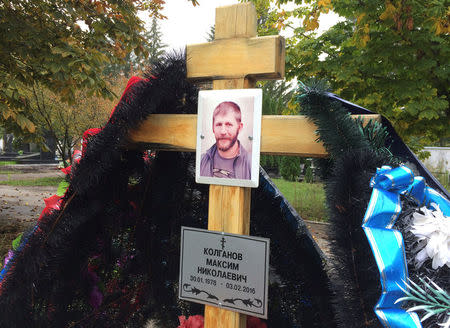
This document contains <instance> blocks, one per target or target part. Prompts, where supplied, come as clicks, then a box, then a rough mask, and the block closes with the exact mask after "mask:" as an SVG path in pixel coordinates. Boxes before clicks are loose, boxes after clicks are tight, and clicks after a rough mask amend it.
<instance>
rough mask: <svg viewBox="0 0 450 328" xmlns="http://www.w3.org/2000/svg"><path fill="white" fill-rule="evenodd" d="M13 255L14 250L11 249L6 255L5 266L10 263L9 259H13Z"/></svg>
mask: <svg viewBox="0 0 450 328" xmlns="http://www.w3.org/2000/svg"><path fill="white" fill-rule="evenodd" d="M13 255H14V252H13V251H12V250H9V251H8V254H7V255H6V257H5V263H4V265H3V266H6V264H8V262H9V260H11V259H12V257H13Z"/></svg>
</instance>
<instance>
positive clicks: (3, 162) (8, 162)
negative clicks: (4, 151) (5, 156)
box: [0, 161, 17, 166]
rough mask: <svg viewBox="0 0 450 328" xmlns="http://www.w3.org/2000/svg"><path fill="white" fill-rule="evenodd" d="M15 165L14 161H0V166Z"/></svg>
mask: <svg viewBox="0 0 450 328" xmlns="http://www.w3.org/2000/svg"><path fill="white" fill-rule="evenodd" d="M14 164H17V162H16V161H0V166H5V165H14Z"/></svg>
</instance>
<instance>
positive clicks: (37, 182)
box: [0, 177, 64, 187]
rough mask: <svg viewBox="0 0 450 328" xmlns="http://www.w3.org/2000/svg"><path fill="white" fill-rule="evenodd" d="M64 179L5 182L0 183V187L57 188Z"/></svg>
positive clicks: (51, 178) (52, 178)
mask: <svg viewBox="0 0 450 328" xmlns="http://www.w3.org/2000/svg"><path fill="white" fill-rule="evenodd" d="M63 180H64V178H60V177H47V178H37V179H25V180H7V181H0V185H8V186H55V187H57V186H58V185H59V183H60V182H61V181H63Z"/></svg>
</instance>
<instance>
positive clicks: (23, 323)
mask: <svg viewBox="0 0 450 328" xmlns="http://www.w3.org/2000/svg"><path fill="white" fill-rule="evenodd" d="M185 75H186V67H185V59H184V58H183V56H180V55H177V56H169V57H167V58H165V59H164V60H163V61H161V62H157V63H153V66H152V71H151V75H149V76H148V78H147V79H146V80H142V81H140V82H137V83H136V84H134V85H133V86H132V87H131V89H130V91H129V92H128V93H126V94H125V95H124V96H123V98H122V99H121V101H120V102H119V104H118V105H117V107H116V110H115V112H114V115H113V116H112V118H111V119H110V121H109V122H108V124H107V125H106V126H105V127H104V128H103V130H102V131H101V132H100V133H98V134H97V135H95V136H92V137H91V138H90V140H89V143H88V144H87V147H86V151H85V154H84V156H83V158H82V159H81V161H80V163H79V164H78V166H77V167H76V168H75V169H74V172H73V176H72V177H71V184H70V187H69V189H68V191H67V193H66V195H65V197H64V200H63V203H62V209H61V210H60V211H56V212H53V213H52V214H50V215H47V216H45V217H43V218H42V220H41V221H40V222H39V223H38V225H37V227H36V229H35V230H33V231H31V232H29V233H28V235H27V236H26V237H25V238H24V240H26V243H25V244H24V245H23V246H22V247H21V249H20V251H18V252H16V253H15V256H14V259H13V260H12V261H13V262H12V265H11V268H10V269H9V271H8V273H7V274H6V276H5V278H4V279H3V280H2V281H1V287H0V327H50V326H51V327H125V326H126V327H142V326H143V324H144V323H145V322H146V321H147V320H148V319H150V318H152V319H154V320H155V321H156V322H159V323H160V325H161V326H163V327H175V326H176V325H177V316H178V315H194V314H201V313H202V306H200V305H197V304H194V303H190V302H184V301H179V300H178V299H177V290H178V288H179V286H178V269H179V245H180V240H179V239H180V226H181V225H185V226H192V227H199V228H205V227H206V225H207V220H206V217H207V204H208V190H207V186H206V185H199V184H196V183H195V170H194V168H195V155H194V154H191V153H175V152H173V153H169V152H161V153H157V154H156V157H155V158H154V159H151V160H150V163H148V161H147V160H145V159H144V158H143V155H144V149H145V147H144V146H143V147H141V148H139V149H137V150H127V149H128V147H127V146H128V140H127V137H128V135H129V133H130V131H132V130H133V129H135V128H136V127H137V126H138V125H139V123H140V122H142V121H143V120H144V119H145V117H147V115H148V114H151V113H195V112H196V107H197V103H196V102H197V89H196V88H195V87H194V86H193V85H192V84H190V83H189V82H188V81H187V80H186V78H185ZM251 232H252V234H253V235H258V236H264V237H268V238H271V257H270V263H271V266H272V272H273V274H272V279H271V280H272V283H271V285H270V289H269V295H270V303H269V320H268V324H269V326H270V327H334V326H335V323H334V321H333V317H332V315H331V311H330V308H331V305H330V300H331V296H330V294H331V293H330V291H329V289H328V285H329V281H328V279H327V276H326V274H325V272H324V270H323V258H322V254H321V252H320V250H319V249H318V248H317V245H316V244H315V242H314V241H313V239H312V238H311V235H310V234H309V232H308V230H307V229H306V226H305V224H304V222H303V221H302V220H301V218H300V217H299V216H298V214H296V213H295V211H294V210H293V209H292V208H291V207H290V205H289V204H288V203H287V202H286V200H285V199H284V197H282V195H281V194H280V193H279V192H278V190H277V189H276V187H275V186H274V185H273V184H272V183H271V182H270V180H269V179H268V177H267V175H266V174H265V173H264V172H263V171H261V174H260V187H259V188H258V189H255V190H252V208H251ZM352 320H353V319H351V320H350V321H352Z"/></svg>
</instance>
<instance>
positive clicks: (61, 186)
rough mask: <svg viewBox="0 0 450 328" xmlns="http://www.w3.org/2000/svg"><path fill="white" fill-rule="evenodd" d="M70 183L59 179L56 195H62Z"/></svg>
mask: <svg viewBox="0 0 450 328" xmlns="http://www.w3.org/2000/svg"><path fill="white" fill-rule="evenodd" d="M69 185H70V183H69V182H67V181H66V180H64V181H61V182H60V183H59V185H58V190H57V191H56V195H57V196H64V194H65V193H66V190H67V188H69Z"/></svg>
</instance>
